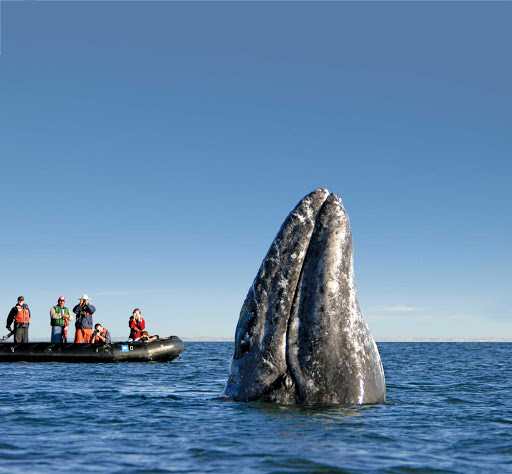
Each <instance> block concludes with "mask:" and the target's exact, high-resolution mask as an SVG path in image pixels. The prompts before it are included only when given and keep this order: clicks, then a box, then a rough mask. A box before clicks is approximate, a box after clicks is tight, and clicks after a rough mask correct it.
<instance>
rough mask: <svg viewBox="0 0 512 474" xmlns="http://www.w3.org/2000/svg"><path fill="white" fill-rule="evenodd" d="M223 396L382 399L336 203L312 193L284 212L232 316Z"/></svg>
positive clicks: (380, 375) (378, 366) (380, 374)
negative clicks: (236, 315)
mask: <svg viewBox="0 0 512 474" xmlns="http://www.w3.org/2000/svg"><path fill="white" fill-rule="evenodd" d="M224 395H226V396H228V397H231V398H233V399H234V400H238V401H252V400H261V401H266V402H277V403H285V404H290V403H306V404H309V403H329V404H343V405H354V404H367V403H378V402H383V401H385V399H386V384H385V380H384V371H383V369H382V362H381V360H380V355H379V351H378V349H377V346H376V344H375V341H374V340H373V337H372V335H371V333H370V330H369V328H368V325H367V324H366V321H365V319H364V317H363V314H362V313H361V309H360V308H359V303H358V301H357V294H356V286H355V282H354V269H353V250H352V234H351V232H350V225H349V220H348V216H347V213H346V212H345V209H344V207H343V204H342V202H341V199H340V197H339V196H337V195H336V194H329V192H328V191H327V190H326V189H317V190H316V191H314V192H312V193H311V194H309V195H307V196H306V197H305V198H304V199H302V201H300V202H299V203H298V204H297V206H296V207H295V209H293V211H292V212H291V213H290V214H289V215H288V217H287V218H286V220H285V221H284V223H283V225H282V226H281V229H280V230H279V232H278V234H277V236H276V238H275V239H274V241H273V242H272V245H271V246H270V249H269V251H268V253H267V255H266V257H265V259H264V260H263V263H262V264H261V267H260V269H259V271H258V274H257V276H256V278H255V280H254V282H253V284H252V286H251V288H250V289H249V293H248V294H247V297H246V299H245V302H244V304H243V306H242V310H241V312H240V319H239V321H238V326H237V328H236V333H235V353H234V355H233V359H232V361H231V365H230V369H229V378H228V382H227V385H226V388H225V390H224Z"/></svg>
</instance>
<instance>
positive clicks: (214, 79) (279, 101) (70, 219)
mask: <svg viewBox="0 0 512 474" xmlns="http://www.w3.org/2000/svg"><path fill="white" fill-rule="evenodd" d="M1 9H2V11H1V48H2V51H1V52H2V54H1V56H0V159H1V179H2V186H1V188H0V197H1V206H0V219H1V222H2V232H1V236H0V255H1V261H2V269H3V271H2V274H1V275H0V302H1V308H3V311H4V314H5V316H7V313H8V311H9V309H10V308H11V307H12V305H13V304H14V303H15V300H16V297H17V296H18V295H19V294H23V295H24V296H25V298H26V300H27V302H28V303H29V305H30V307H31V309H32V312H33V323H32V325H31V337H32V338H38V337H49V334H50V327H49V315H48V312H49V308H50V307H51V306H52V305H53V304H55V302H56V299H57V297H58V296H59V295H61V294H62V295H65V296H66V298H67V300H68V303H70V302H71V303H74V301H76V300H77V299H78V298H79V296H80V295H81V294H82V293H83V292H87V293H88V294H89V295H90V296H91V300H92V303H93V304H95V305H96V307H97V317H96V321H97V322H101V323H102V324H103V325H104V326H106V327H107V328H109V329H110V330H111V332H112V333H113V335H114V336H125V335H126V336H127V335H128V329H127V319H128V317H129V315H130V314H131V311H132V310H133V308H135V307H137V306H138V307H140V308H141V309H142V313H143V316H145V318H146V321H147V325H148V328H149V329H150V332H152V333H158V334H160V335H168V334H177V335H180V336H183V337H196V336H210V337H232V336H233V334H234V330H235V327H236V323H237V321H238V314H239V311H240V307H241V305H242V302H243V300H244V298H245V295H246V293H247V290H248V288H249V286H250V285H251V283H252V280H253V278H254V276H255V275H256V272H257V270H258V267H259V265H260V263H261V260H262V259H263V257H264V256H265V253H266V251H267V249H268V246H269V245H270V243H271V241H272V239H273V237H274V236H275V234H276V232H277V230H278V229H279V226H280V225H281V223H282V221H283V220H284V218H285V217H286V215H287V214H288V212H289V211H290V210H291V209H292V208H293V206H294V205H295V204H296V203H297V202H298V201H299V200H300V199H301V198H302V197H303V196H304V195H305V194H307V193H309V192H310V191H312V190H314V189H315V188H317V187H326V188H328V189H329V190H330V191H331V192H335V193H337V194H339V195H340V196H341V197H342V199H343V202H344V204H345V207H346V209H347V211H348V213H349V216H350V219H351V225H352V232H353V236H354V247H355V272H356V282H357V287H358V293H359V300H360V303H361V306H362V309H363V311H364V313H365V316H366V319H367V320H368V323H369V324H370V327H371V329H372V332H373V334H374V336H375V337H376V338H377V339H379V338H405V337H473V338H476V337H508V338H512V322H511V316H512V311H511V308H512V296H511V294H512V292H511V286H512V285H511V283H512V278H511V270H510V269H511V260H512V259H511V250H510V234H511V231H512V224H511V217H510V207H511V204H512V202H511V186H510V176H511V171H512V154H511V151H512V133H511V131H512V130H511V126H512V90H511V89H512V87H511V84H512V65H511V62H510V61H509V59H508V58H509V56H510V51H509V49H510V44H512V30H511V29H510V23H509V19H510V15H511V13H512V4H510V3H506V2H495V3H484V2H476V3H472V2H461V3H459V2H449V3H441V2H432V3H425V2H420V3H416V2H389V3H388V2H375V3H374V2H362V3H355V2H325V3H324V2H322V3H318V2H279V3H271V2H261V3H258V2H248V3H247V2H206V3H203V2H192V3H185V2H150V3H146V2H2V4H1ZM68 305H70V304H68Z"/></svg>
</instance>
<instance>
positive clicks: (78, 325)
mask: <svg viewBox="0 0 512 474" xmlns="http://www.w3.org/2000/svg"><path fill="white" fill-rule="evenodd" d="M95 311H96V308H95V307H94V306H93V305H92V304H89V297H88V296H87V295H83V296H82V297H81V298H80V303H79V304H77V305H76V306H75V307H74V308H73V313H75V314H76V321H75V343H78V344H81V343H86V344H89V343H90V342H91V337H92V328H93V322H92V315H93V313H94V312H95Z"/></svg>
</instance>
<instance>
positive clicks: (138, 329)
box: [2, 294, 158, 344]
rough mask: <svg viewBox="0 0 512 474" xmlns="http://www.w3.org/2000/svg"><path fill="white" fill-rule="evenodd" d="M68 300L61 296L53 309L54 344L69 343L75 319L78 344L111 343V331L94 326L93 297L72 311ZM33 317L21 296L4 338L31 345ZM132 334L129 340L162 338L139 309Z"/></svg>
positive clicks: (132, 319) (82, 300)
mask: <svg viewBox="0 0 512 474" xmlns="http://www.w3.org/2000/svg"><path fill="white" fill-rule="evenodd" d="M65 304H66V298H65V297H64V296H59V298H58V299H57V304H56V305H55V306H52V307H51V308H50V326H51V342H52V343H54V344H65V343H67V342H68V327H69V323H70V322H71V321H73V313H74V317H75V338H74V341H73V342H74V343H75V344H110V343H111V342H112V337H111V335H110V331H109V330H108V329H107V328H106V327H104V326H103V325H102V324H100V323H96V324H94V322H93V314H94V313H95V312H96V308H95V307H94V306H93V305H92V304H91V303H90V299H89V296H87V294H84V295H82V296H81V298H80V299H79V302H78V304H77V305H75V306H74V307H73V310H72V312H71V311H70V310H69V308H67V307H66V306H65ZM31 317H32V315H31V313H30V308H29V307H28V304H27V303H26V302H25V298H24V297H23V296H19V297H18V300H17V303H16V304H15V305H14V306H13V307H12V308H11V310H10V311H9V315H8V316H7V323H6V328H7V330H8V331H9V333H8V334H7V335H5V336H3V338H2V340H7V339H9V338H10V337H11V336H14V342H15V343H17V344H21V343H27V342H29V339H28V329H29V326H30V319H31ZM128 326H129V328H130V335H129V337H128V341H139V340H140V341H146V342H149V341H154V340H155V339H158V336H150V335H149V333H148V332H147V331H146V330H145V328H146V322H145V321H144V318H143V317H142V315H141V310H140V309H139V308H135V309H134V310H133V312H132V315H131V316H130V319H129V320H128Z"/></svg>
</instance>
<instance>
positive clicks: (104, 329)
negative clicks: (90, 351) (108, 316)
mask: <svg viewBox="0 0 512 474" xmlns="http://www.w3.org/2000/svg"><path fill="white" fill-rule="evenodd" d="M107 332H108V329H107V328H103V332H102V333H101V335H102V336H103V337H106V335H107ZM98 342H100V338H99V337H98V336H94V340H93V341H92V343H93V344H98Z"/></svg>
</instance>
